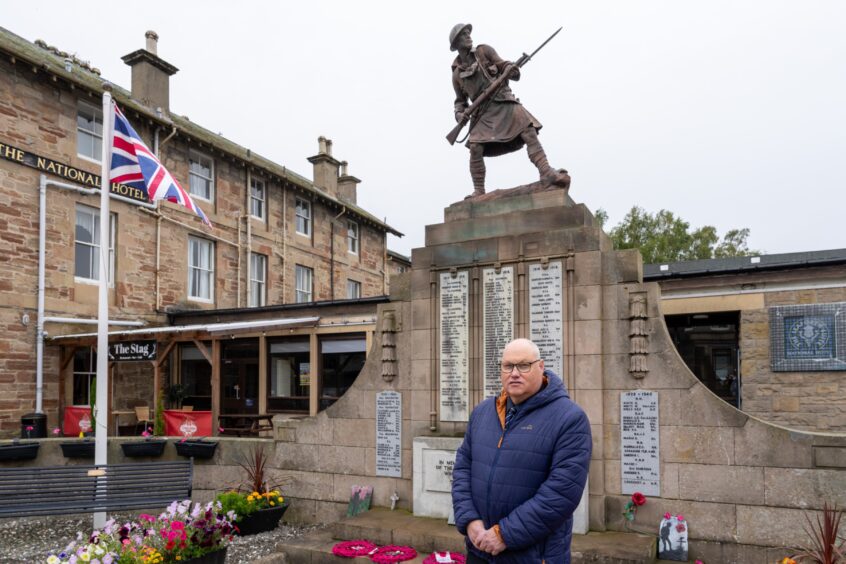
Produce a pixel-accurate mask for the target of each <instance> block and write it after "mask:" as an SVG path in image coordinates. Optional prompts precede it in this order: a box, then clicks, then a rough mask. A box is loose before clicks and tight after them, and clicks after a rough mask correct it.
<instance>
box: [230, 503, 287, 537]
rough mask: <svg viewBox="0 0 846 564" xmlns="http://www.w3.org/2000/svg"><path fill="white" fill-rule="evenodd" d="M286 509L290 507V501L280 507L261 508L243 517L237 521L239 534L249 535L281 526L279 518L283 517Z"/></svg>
mask: <svg viewBox="0 0 846 564" xmlns="http://www.w3.org/2000/svg"><path fill="white" fill-rule="evenodd" d="M286 509H288V502H285V503H283V504H282V505H280V506H278V507H268V508H267V509H259V510H258V511H256V512H255V513H251V514H250V515H247V516H246V517H243V518H242V519H241V520H240V521H238V522H237V523H235V525H236V526H237V527H238V534H240V535H241V536H247V535H257V534H259V533H265V532H267V531H272V530H273V529H275V528H276V527H278V526H279V520H280V519H282V515H284V514H285V510H286Z"/></svg>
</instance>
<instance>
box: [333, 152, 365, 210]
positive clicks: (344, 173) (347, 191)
mask: <svg viewBox="0 0 846 564" xmlns="http://www.w3.org/2000/svg"><path fill="white" fill-rule="evenodd" d="M359 182H361V180H359V179H358V178H356V177H355V176H352V175H350V174H349V164H348V163H347V161H341V176H340V177H339V178H338V199H339V200H343V201H345V202H349V203H350V204H356V203H357V202H356V200H357V198H358V183H359Z"/></svg>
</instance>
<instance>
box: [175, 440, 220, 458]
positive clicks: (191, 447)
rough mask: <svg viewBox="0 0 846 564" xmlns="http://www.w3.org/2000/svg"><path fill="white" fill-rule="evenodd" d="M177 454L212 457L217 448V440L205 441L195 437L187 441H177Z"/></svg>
mask: <svg viewBox="0 0 846 564" xmlns="http://www.w3.org/2000/svg"><path fill="white" fill-rule="evenodd" d="M173 446H175V447H176V454H178V455H180V456H193V457H194V458H211V457H212V456H214V451H215V450H217V441H204V440H202V439H194V440H187V441H176V442H175V443H173Z"/></svg>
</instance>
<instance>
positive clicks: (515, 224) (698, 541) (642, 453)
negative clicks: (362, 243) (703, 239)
mask: <svg viewBox="0 0 846 564" xmlns="http://www.w3.org/2000/svg"><path fill="white" fill-rule="evenodd" d="M471 30H472V27H470V26H469V25H464V24H459V25H458V26H456V28H455V29H453V33H452V34H451V35H450V44H451V47H453V48H454V50H457V51H458V57H457V58H456V63H455V64H454V75H453V76H454V79H453V84H454V86H455V88H456V95H457V96H456V119H457V121H458V123H459V124H462V121H463V122H464V124H465V125H469V127H470V133H469V141H468V148H469V149H470V179H471V181H472V185H471V184H470V183H468V181H467V179H465V178H457V179H455V194H456V201H455V202H454V203H446V205H445V208H444V214H443V221H442V222H441V223H438V224H433V225H428V226H426V227H425V230H426V237H425V246H423V247H420V248H416V249H414V250H413V253H412V266H411V270H410V272H407V273H405V274H400V275H397V276H395V277H393V278H392V280H391V283H390V296H389V298H388V299H387V300H385V301H384V302H380V303H379V304H378V306H377V312H376V321H375V333H374V335H373V336H372V339H368V343H369V345H370V349H369V351H368V355H367V360H366V362H365V364H364V366H363V368H362V370H361V372H360V373H359V375H358V377H357V378H356V380H355V382H354V383H353V384H352V386H351V387H350V388H349V389H348V390H347V391H346V393H345V394H344V395H343V396H342V397H340V398H339V399H338V400H337V401H336V402H335V403H333V404H332V405H331V406H329V407H328V408H326V409H325V410H323V411H320V412H319V413H317V414H310V415H301V416H296V417H290V416H284V415H276V416H275V417H273V419H272V430H271V432H270V433H269V435H267V436H265V437H263V438H229V437H222V438H219V441H218V442H219V446H218V448H217V452H216V453H215V454H214V455H213V456H212V457H211V458H208V459H205V460H200V459H198V460H195V462H194V472H193V494H192V495H193V497H194V498H195V499H197V500H202V501H206V500H209V499H211V498H213V496H214V494H215V493H216V492H218V491H219V490H220V489H221V487H222V484H227V483H230V482H232V481H233V479H235V478H234V477H235V476H236V475H238V474H239V472H240V471H241V469H240V467H239V460H240V458H239V457H240V455H241V454H243V453H246V452H248V451H249V448H250V447H251V446H252V445H255V444H262V445H265V447H266V448H267V449H269V452H270V458H269V463H268V464H269V469H270V470H272V471H274V472H278V473H279V474H281V475H284V476H285V477H286V479H287V480H288V482H287V484H286V486H285V487H284V489H283V493H284V494H285V497H286V498H287V500H288V503H289V506H288V509H287V512H286V513H285V517H284V518H285V520H286V521H289V522H294V523H331V524H332V526H330V527H329V528H327V529H324V530H322V531H320V532H319V533H316V534H314V535H312V536H310V537H306V538H303V539H299V540H294V541H291V542H289V543H284V544H281V545H279V546H278V547H277V552H278V553H279V554H278V561H287V562H296V563H299V562H312V563H318V562H340V561H342V560H341V559H340V558H338V557H337V556H334V555H333V554H332V547H333V546H335V545H337V544H338V543H339V542H341V541H350V540H356V539H368V541H369V542H372V543H374V544H376V545H396V546H410V547H414V548H415V549H416V550H417V552H418V553H419V555H420V557H418V559H417V560H413V561H415V562H417V561H422V557H424V556H426V555H428V554H430V553H432V552H442V551H462V550H463V547H464V543H463V538H462V537H461V536H460V535H459V534H458V533H457V532H456V531H455V529H454V527H452V526H451V525H450V524H448V523H449V521H450V520H451V518H452V509H453V506H452V496H451V490H452V473H453V467H454V463H455V452H456V450H457V449H458V447H459V446H460V444H461V442H462V440H463V436H464V433H465V431H466V429H467V425H468V421H469V419H470V415H471V412H472V411H473V409H474V406H476V405H477V404H479V403H480V402H481V401H482V400H484V399H485V398H488V397H490V396H495V395H497V394H499V393H500V388H501V381H500V366H499V363H500V360H501V353H502V350H503V348H504V346H505V345H506V344H507V343H509V342H510V341H511V340H513V339H515V338H518V337H524V338H528V339H531V340H532V341H534V342H535V343H536V344H537V345H538V347H539V349H540V352H541V356H542V358H543V360H544V361H545V364H546V367H547V368H550V369H551V370H553V371H554V372H555V373H556V374H558V375H560V377H561V379H562V380H563V382H564V385H565V387H566V389H567V391H568V393H569V396H570V398H571V399H572V400H573V401H574V402H575V403H577V404H578V405H579V406H580V407H581V408H582V409H583V410H584V412H585V413H586V414H587V416H588V418H589V421H590V428H591V433H592V441H593V443H592V457H591V460H590V471H589V479H588V483H587V486H586V488H585V493H584V495H583V498H582V502H581V504H580V506H579V508H578V510H577V511H576V513H575V515H574V525H573V531H574V533H575V534H574V537H573V545H572V556H573V562H607V563H620V564H622V563H651V562H656V561H657V559H658V552H659V551H661V553H662V555H663V556H664V557H665V558H670V559H676V560H678V559H679V558H678V554H676V553H675V548H674V545H675V547H677V546H678V544H679V543H680V542H681V543H683V546H682V547H681V548H683V549H684V550H683V552H684V553H686V556H685V557H684V558H683V559H684V560H685V561H688V560H689V561H691V562H692V561H694V560H701V561H703V562H705V563H709V564H710V563H739V564H765V563H772V562H777V561H780V560H781V559H782V558H783V557H785V556H788V555H789V554H791V548H790V547H797V546H803V545H806V544H807V542H808V538H807V534H806V532H805V531H804V530H803V524H804V523H805V522H806V515H812V516H816V515H818V514H819V512H821V511H822V509H823V507H824V504H826V503H827V504H830V505H836V506H838V507H843V506H846V436H844V435H842V434H834V433H828V434H827V433H813V432H806V431H796V430H791V429H789V428H785V427H782V426H778V425H775V424H772V423H769V422H767V421H765V420H761V419H758V418H755V417H751V416H749V415H747V414H745V413H743V412H742V411H740V410H738V409H736V408H735V407H733V406H731V405H729V404H728V403H726V402H725V401H723V400H721V399H720V398H718V397H717V396H716V395H715V394H713V393H712V392H711V391H709V390H708V389H707V388H706V387H705V386H704V385H703V384H702V383H701V382H700V381H699V380H698V379H697V378H696V377H695V376H694V375H693V374H692V373H691V372H690V370H689V369H688V368H687V366H686V365H685V363H684V362H683V361H682V359H681V358H680V356H679V354H678V352H677V350H676V348H675V346H674V344H673V342H672V340H671V338H670V336H669V334H668V331H667V327H666V325H665V323H664V320H663V316H662V312H661V309H660V290H659V287H658V285H657V284H656V283H644V282H643V264H642V259H641V256H640V254H639V252H638V251H637V250H627V251H618V250H615V249H614V248H613V246H612V244H611V241H610V239H609V237H608V236H607V235H606V234H605V233H604V232H603V230H602V229H601V227H600V226H599V224H598V223H597V221H596V219H595V217H594V215H593V214H592V213H591V211H590V209H589V206H590V202H589V201H587V200H589V199H590V196H589V194H580V193H579V191H578V174H577V173H576V172H575V171H574V173H573V176H574V180H573V181H572V193H573V196H574V197H575V198H578V199H580V200H586V201H584V202H579V201H576V199H574V197H571V194H570V192H571V180H570V175H569V173H567V172H566V171H564V170H563V169H556V168H553V167H551V166H550V165H549V163H548V162H547V157H546V155H545V153H544V152H543V149H542V148H541V147H540V144H539V140H538V129H539V122H538V121H537V118H535V117H534V116H532V115H531V114H529V113H528V111H525V110H524V109H523V108H522V106H521V105H520V104H519V103H516V102H515V101H514V99H513V96H510V97H509V95H508V93H503V92H502V91H500V90H496V89H494V90H495V91H494V92H493V93H492V94H490V95H489V97H490V102H491V103H490V104H489V105H487V106H486V105H485V102H488V100H487V99H486V98H483V99H482V103H481V104H480V105H478V106H477V105H476V103H477V102H479V98H480V96H481V95H482V94H483V91H484V89H482V91H478V90H476V91H470V92H468V91H467V89H468V88H472V87H473V85H470V86H468V85H467V84H465V83H464V82H463V81H464V80H468V79H473V77H474V76H475V77H476V78H478V76H479V73H483V74H484V73H491V76H487V78H486V81H487V83H488V84H491V83H497V80H496V77H497V76H505V80H503V81H500V82H499V84H506V85H507V82H508V80H507V79H508V77H509V73H511V72H514V71H515V70H517V69H515V67H514V66H512V65H510V63H508V62H507V61H503V60H501V59H499V57H498V56H497V55H496V52H495V51H493V49H490V48H488V49H490V51H488V52H487V56H488V57H489V60H488V61H484V62H483V63H480V62H479V61H473V60H470V59H467V58H466V57H468V56H471V55H472V53H474V52H478V51H479V49H477V50H476V51H471V48H470V46H469V45H468V44H465V43H462V42H465V41H469V33H470V31H471ZM480 47H481V46H480ZM483 51H484V50H483ZM487 63H490V64H487ZM462 75H464V76H462ZM476 86H478V85H476ZM506 87H507V86H506ZM464 94H467V96H469V102H472V103H468V101H467V100H465V98H466V96H464ZM486 111H490V112H493V113H494V114H496V118H495V119H494V120H493V121H490V122H489V123H486V122H485V120H486V119H487V118H486V117H485V112H486ZM474 112H476V113H474ZM497 112H499V113H497ZM521 112H525V115H522V114H521ZM514 114H521V115H518V116H517V117H514ZM489 117H490V115H488V118H489ZM515 119H516V120H524V123H523V125H522V126H521V128H519V129H518V130H516V134H515V133H514V131H515V130H514V129H513V128H511V129H509V128H510V127H511V126H510V125H509V124H510V123H511V121H510V120H515ZM475 122H479V123H481V124H482V125H481V126H480V127H479V128H478V129H476V130H475V133H474V129H473V124H474V123H475ZM524 126H525V127H524ZM552 126H553V127H554V124H553V125H552ZM526 127H528V128H529V129H531V132H530V133H528V134H524V133H525V131H526ZM486 128H487V129H486ZM503 131H505V133H502V132H503ZM485 132H487V133H486V134H490V135H492V136H494V137H495V136H497V135H500V134H503V135H504V136H505V137H506V138H508V139H506V141H507V142H514V140H515V139H519V141H518V142H516V143H511V145H509V146H508V147H507V148H504V147H503V146H499V148H496V147H493V148H492V147H490V146H485V145H486V144H490V143H497V144H500V145H502V144H503V143H505V141H503V140H502V139H500V140H499V141H491V140H490V139H487V138H485V137H483V136H482V137H474V134H475V135H477V136H478V135H480V134H481V133H485ZM453 140H454V139H453ZM524 145H525V146H526V147H527V150H528V152H529V158H530V160H531V161H532V163H534V164H536V165H537V168H538V172H539V180H537V181H534V179H527V183H526V184H524V185H522V186H517V187H513V188H503V189H495V190H489V189H487V187H486V184H487V185H496V179H487V180H486V179H485V173H484V157H489V156H494V157H495V156H496V155H497V154H502V151H513V150H517V149H518V148H521V147H522V146H524ZM456 150H458V149H456ZM497 151H499V152H497ZM468 186H472V193H471V194H470V195H469V196H468V197H466V198H464V197H463V196H464V195H465V194H466V193H468V192H470V190H469V189H468ZM110 456H111V457H112V460H114V459H118V460H122V458H121V454H120V451H119V450H118V446H117V443H116V442H112V444H110ZM168 457H170V458H173V456H172V455H171V454H170V453H168V454H166V455H165V458H168ZM57 458H58V457H57V455H53V454H50V453H47V454H43V455H41V456H40V459H39V460H38V464H40V465H47V464H57V463H58V462H57ZM362 488H365V490H366V491H367V492H369V493H368V495H370V494H372V498H368V499H369V502H370V505H371V508H370V510H369V511H363V512H360V513H358V514H357V515H349V516H348V511H349V510H350V509H351V503H350V497H351V492H353V491H355V492H359V491H361V490H362ZM368 488H370V489H368ZM634 494H642V496H639V497H638V496H634ZM357 495H358V493H356V496H357ZM633 496H634V497H635V499H633ZM641 502H643V503H642V504H641ZM632 503H635V506H636V507H633V505H632ZM361 509H362V508H361V507H358V506H357V507H356V509H355V510H353V511H351V513H356V512H358V511H359V510H361ZM627 516H628V517H627ZM629 517H630V518H629ZM680 527H681V528H680ZM283 555H284V556H283Z"/></svg>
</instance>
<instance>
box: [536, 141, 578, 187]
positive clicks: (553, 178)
mask: <svg viewBox="0 0 846 564" xmlns="http://www.w3.org/2000/svg"><path fill="white" fill-rule="evenodd" d="M529 160H530V161H532V164H534V165H535V166H536V167H537V169H538V173H540V180H541V182H543V185H544V186H561V187H562V188H569V187H570V175H569V174H568V173H567V171H566V170H564V169H563V168H558V169H556V168H552V167H551V166H550V165H549V161H548V160H547V158H546V153H545V152H544V150H543V149H541V150H539V151H536V152H534V153H530V154H529Z"/></svg>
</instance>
